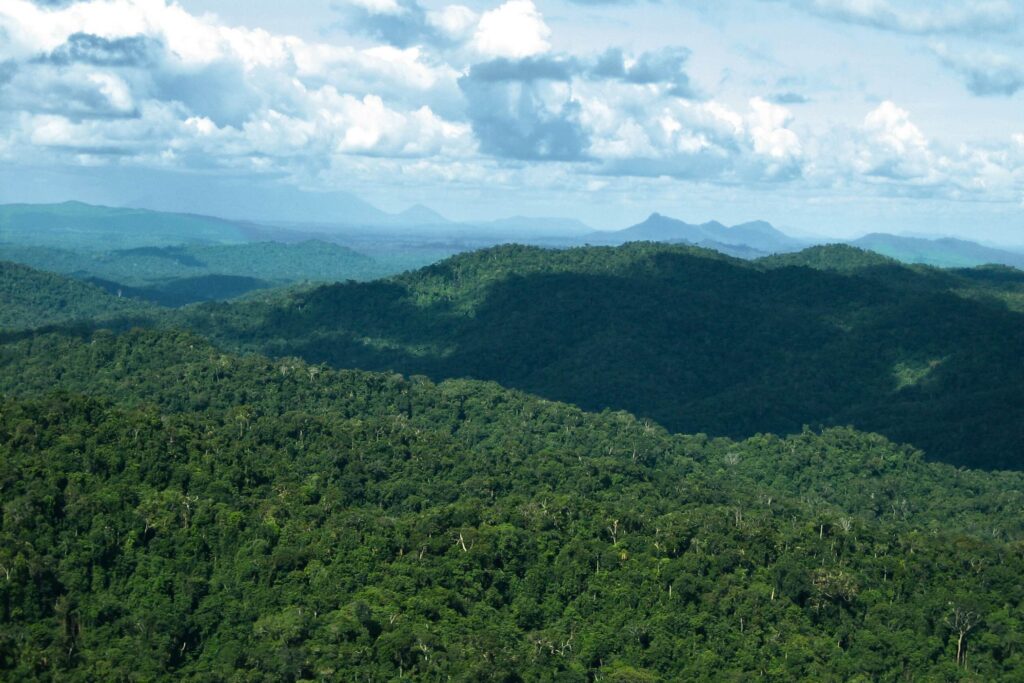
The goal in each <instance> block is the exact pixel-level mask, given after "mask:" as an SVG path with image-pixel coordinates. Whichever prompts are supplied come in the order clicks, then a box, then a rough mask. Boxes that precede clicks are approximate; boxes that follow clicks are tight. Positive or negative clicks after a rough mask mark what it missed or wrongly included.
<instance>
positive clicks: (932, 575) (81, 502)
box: [0, 331, 1024, 683]
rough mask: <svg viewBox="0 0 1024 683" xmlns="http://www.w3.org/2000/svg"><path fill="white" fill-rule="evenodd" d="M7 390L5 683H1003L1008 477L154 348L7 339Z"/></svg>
mask: <svg viewBox="0 0 1024 683" xmlns="http://www.w3.org/2000/svg"><path fill="white" fill-rule="evenodd" d="M0 388H2V389H0V390H2V392H3V393H4V394H6V398H2V399H0V401H2V402H0V499H2V500H3V515H2V516H0V572H2V573H0V617H2V618H0V678H3V679H5V680H31V679H60V680H130V679H146V680H218V679H229V678H231V679H236V678H238V679H246V680H280V681H298V680H315V679H328V680H330V679H339V678H340V679H344V680H394V679H408V680H424V681H428V680H447V679H448V678H449V677H452V678H454V679H460V680H494V681H509V682H511V681H533V680H560V681H572V682H575V681H579V682H581V683H582V682H583V681H592V680H607V681H662V680H663V681H672V680H748V679H754V678H760V679H764V680H767V681H791V680H895V679H901V680H965V681H966V680H986V681H1013V680H1016V679H1017V677H1019V672H1020V671H1021V669H1022V667H1024V655H1022V646H1021V643H1022V642H1024V623H1022V622H1021V619H1020V613H1021V607H1022V606H1024V605H1022V602H1024V588H1022V586H1021V583H1020V581H1019V577H1020V575H1021V573H1022V572H1024V556H1022V553H1021V552H1020V550H1021V543H1022V541H1024V513H1022V509H1024V499H1022V493H1021V491H1022V490H1024V480H1022V476H1024V475H1021V474H1020V473H984V472H976V471H967V470H957V469H955V468H952V467H949V466H946V465H939V464H931V463H925V462H924V461H923V460H922V459H921V457H920V455H919V454H918V453H916V452H913V451H911V450H909V449H907V448H903V447H898V446H895V445H893V444H892V443H890V442H888V441H886V440H885V439H883V438H881V437H878V436H876V435H870V434H862V433H858V432H855V431H852V430H849V429H833V430H829V431H826V432H824V433H822V434H820V435H819V434H815V433H811V432H803V433H801V434H799V435H796V436H793V437H791V438H787V439H780V438H777V437H773V436H758V437H755V438H752V439H750V440H747V441H743V442H732V441H728V440H725V439H716V440H709V439H707V438H704V437H701V436H680V435H675V436H673V435H670V434H668V433H667V432H665V431H664V430H663V429H661V428H660V427H657V426H656V425H653V424H649V423H646V422H644V421H642V420H637V419H635V418H633V417H631V416H629V415H626V414H624V413H618V412H614V413H613V412H605V413H601V414H587V413H584V412H582V411H580V410H579V409H578V408H575V407H572V406H567V405H564V404H558V403H552V402H548V401H544V400H541V399H537V398H533V397H530V396H527V395H524V394H521V393H518V392H514V391H509V390H506V389H502V388H500V387H499V386H497V385H495V384H491V383H483V382H476V381H466V380H458V381H447V382H444V383H442V384H434V383H432V382H430V381H428V380H426V379H425V378H415V377H414V378H410V379H406V378H403V377H401V376H398V375H393V374H376V373H369V372H361V371H333V370H329V369H326V368H323V367H320V366H313V365H307V364H305V363H303V362H301V361H299V360H295V359H287V358H282V359H276V360H271V359H266V358H262V357H259V356H249V357H244V358H240V357H237V356H233V355H230V354H224V353H222V352H220V351H217V350H216V349H214V348H212V347H210V346H208V345H207V344H206V343H205V342H204V341H203V340H201V339H199V338H196V337H193V336H189V335H186V334H176V333H160V332H154V331H137V332H133V333H129V334H126V335H123V336H114V335H112V334H110V333H99V334H96V335H93V336H85V337H82V338H76V337H70V336H61V335H58V334H49V335H39V336H36V337H33V338H28V339H24V340H22V341H20V342H17V343H8V344H6V345H0ZM83 394H87V395H83Z"/></svg>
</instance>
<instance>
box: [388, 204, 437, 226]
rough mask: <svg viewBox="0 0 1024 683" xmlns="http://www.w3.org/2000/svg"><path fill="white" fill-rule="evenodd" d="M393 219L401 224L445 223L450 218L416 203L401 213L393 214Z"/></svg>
mask: <svg viewBox="0 0 1024 683" xmlns="http://www.w3.org/2000/svg"><path fill="white" fill-rule="evenodd" d="M393 216H394V221H395V222H396V223H398V224H401V225H447V224H449V223H451V221H450V220H448V219H447V218H445V217H444V216H442V215H441V214H439V213H438V212H437V211H434V210H433V209H431V208H430V207H428V206H423V205H422V204H416V205H415V206H410V207H409V208H408V209H406V210H405V211H402V212H401V213H397V214H393Z"/></svg>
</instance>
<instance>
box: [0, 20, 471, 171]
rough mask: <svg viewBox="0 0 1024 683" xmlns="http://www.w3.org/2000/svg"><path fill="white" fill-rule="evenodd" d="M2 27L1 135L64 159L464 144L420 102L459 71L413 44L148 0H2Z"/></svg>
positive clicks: (257, 156) (448, 87) (412, 152)
mask: <svg viewBox="0 0 1024 683" xmlns="http://www.w3.org/2000/svg"><path fill="white" fill-rule="evenodd" d="M0 29H2V30H4V31H5V32H6V33H7V34H10V35H17V36H18V40H17V41H14V42H13V43H12V44H9V45H8V46H7V49H8V50H9V51H10V53H11V55H12V57H11V58H10V59H8V60H7V61H5V62H2V64H4V65H10V66H5V67H4V69H3V74H4V77H3V78H0V113H2V112H3V111H6V112H8V113H7V114H6V116H5V121H4V122H5V123H7V124H8V125H9V126H10V127H11V128H12V129H13V130H15V135H14V142H13V143H12V144H14V145H17V144H18V143H19V141H20V142H21V144H24V145H28V146H32V147H35V148H37V149H40V150H45V151H48V152H49V153H52V154H61V153H66V154H71V155H73V156H72V157H71V158H72V160H82V159H84V158H90V159H95V158H97V157H98V156H104V155H105V156H106V157H111V158H113V157H116V156H123V157H125V158H126V159H130V160H132V161H133V162H139V161H144V162H146V163H159V164H174V163H177V164H186V165H206V164H211V163H213V164H221V165H225V166H251V167H253V168H255V169H260V168H271V169H272V168H273V167H274V166H275V165H276V164H285V163H288V164H292V163H294V160H295V159H296V158H300V157H303V158H305V159H306V160H307V161H308V163H310V164H312V165H314V166H315V165H318V164H319V165H322V164H323V163H325V159H328V158H330V156H331V155H337V154H348V155H366V156H394V157H411V156H428V155H436V154H447V153H449V151H451V150H459V153H465V151H466V150H467V149H472V147H473V145H472V141H471V134H470V131H469V127H468V125H466V124H464V123H458V122H453V121H448V120H445V119H444V118H443V117H442V116H441V115H439V114H438V113H437V112H435V111H434V110H433V109H431V107H430V106H429V105H427V104H424V100H430V99H431V97H432V96H436V97H437V98H438V99H442V100H443V99H450V98H451V96H452V94H453V93H457V88H456V85H455V77H456V74H457V72H456V71H455V69H453V68H451V67H447V66H445V65H441V66H438V65H431V64H428V63H426V62H425V61H423V60H422V56H423V55H422V54H421V53H420V51H418V50H417V49H415V48H412V49H407V50H402V49H397V48H394V47H387V46H379V47H374V48H368V49H364V50H357V49H354V48H351V47H337V46H332V45H327V44H310V43H306V42H304V41H302V40H299V39H297V38H292V37H286V36H275V35H273V34H270V33H268V32H266V31H261V30H250V29H241V28H234V27H227V26H223V25H220V24H218V23H215V20H214V19H212V18H205V17H204V18H197V17H194V16H192V15H189V14H188V13H187V12H185V11H184V10H183V9H182V8H181V7H180V6H178V5H174V4H166V3H164V2H162V1H160V0H147V1H145V2H141V1H137V2H133V1H131V0H108V1H105V2H103V1H93V2H83V3H78V4H74V5H71V6H68V7H65V8H62V9H57V10H45V11H44V10H42V9H40V8H39V7H37V6H35V5H33V4H30V3H27V2H22V1H20V0H11V2H9V3H7V4H5V5H4V6H3V7H0ZM426 93H431V94H426ZM389 100H390V101H389ZM19 130H20V133H18V132H17V131H19ZM275 160H276V161H275Z"/></svg>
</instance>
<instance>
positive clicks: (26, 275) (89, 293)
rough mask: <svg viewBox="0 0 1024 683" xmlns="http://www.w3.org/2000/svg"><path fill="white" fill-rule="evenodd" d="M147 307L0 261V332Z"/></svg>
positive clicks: (126, 312) (118, 313)
mask: <svg viewBox="0 0 1024 683" xmlns="http://www.w3.org/2000/svg"><path fill="white" fill-rule="evenodd" d="M146 310H148V309H147V307H146V306H145V305H143V304H141V303H138V302H135V301H131V300H129V299H123V298H118V297H117V296H113V295H110V294H108V293H107V292H104V291H103V290H102V289H101V288H99V287H96V286H95V285H91V284H88V283H84V282H78V281H76V280H72V279H70V278H66V277H62V276H60V275H54V274H52V273H44V272H41V271H38V270H33V269H31V268H26V267H25V266H21V265H18V264H16V263H8V262H6V261H0V330H7V331H10V330H23V329H30V328H34V327H41V326H44V325H56V324H61V323H69V322H73V321H81V320H93V319H97V318H98V319H103V318H107V317H110V316H115V315H129V314H141V313H143V312H145V311H146Z"/></svg>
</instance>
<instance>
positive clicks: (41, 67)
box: [0, 0, 1024, 201]
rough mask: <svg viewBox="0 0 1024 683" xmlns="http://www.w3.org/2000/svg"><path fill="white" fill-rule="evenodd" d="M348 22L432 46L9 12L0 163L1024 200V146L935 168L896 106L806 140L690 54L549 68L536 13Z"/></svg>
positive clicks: (866, 6) (884, 1) (946, 156)
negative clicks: (412, 28)
mask: <svg viewBox="0 0 1024 683" xmlns="http://www.w3.org/2000/svg"><path fill="white" fill-rule="evenodd" d="M495 2H500V0H495ZM359 4H360V6H361V7H363V8H364V9H368V10H370V11H373V12H375V13H377V14H381V13H385V14H387V13H389V12H392V13H394V12H397V13H399V14H401V16H403V17H413V18H414V19H415V20H416V21H419V22H421V25H422V26H426V27H427V28H428V29H429V30H428V31H427V32H426V33H415V32H414V34H413V35H415V36H422V35H426V36H428V37H429V38H431V40H425V41H424V42H423V44H420V43H416V42H410V43H407V44H406V45H408V46H407V47H404V48H403V47H397V46H395V45H391V44H388V45H379V44H370V45H365V46H364V45H360V46H358V47H357V46H355V45H350V44H343V43H340V44H339V43H331V42H317V41H307V40H303V39H300V38H297V37H294V36H285V35H277V34H274V33H272V32H269V31H265V30H258V29H249V28H244V27H237V26H227V25H225V24H223V23H222V22H220V20H218V19H217V18H216V17H214V16H212V15H202V16H195V15H192V14H189V13H188V12H187V11H186V10H184V9H183V8H182V7H181V6H180V5H178V4H174V3H168V2H166V1H165V0H88V1H84V2H79V3H76V4H72V5H68V6H64V7H62V8H57V9H48V10H47V9H42V8H40V7H39V6H37V5H35V4H32V3H29V2H25V1H24V0H0V31H3V33H4V34H5V35H6V36H7V37H8V38H9V40H6V41H5V40H0V155H2V156H3V157H4V159H5V161H6V160H13V161H14V163H15V164H16V163H18V160H19V159H20V160H31V161H32V163H33V164H36V163H38V164H45V163H54V164H57V163H71V164H118V163H121V164H134V165H148V166H154V167H161V168H190V169H193V168H195V169H200V170H209V169H217V168H229V169H242V170H244V171H245V172H253V173H264V172H267V173H270V172H272V173H274V174H276V175H285V176H287V177H289V178H291V179H292V180H294V181H296V182H298V181H299V180H301V181H302V182H305V183H309V184H316V183H346V184H348V183H355V182H365V183H371V182H380V183H388V182H392V181H394V182H406V183H409V184H414V183H415V182H416V181H418V180H423V181H424V182H432V183H451V184H458V185H460V186H472V185H473V184H476V186H477V187H492V186H493V187H498V186H501V187H506V185H505V184H506V183H507V187H514V186H515V185H516V183H526V184H530V183H534V184H536V185H537V186H544V187H546V188H554V187H562V188H565V191H566V192H570V191H572V192H576V191H579V192H585V191H586V188H587V187H593V188H597V187H601V188H607V186H608V184H609V183H611V184H612V185H613V186H614V187H620V188H621V187H624V186H628V185H629V184H631V183H641V182H646V181H642V180H640V179H642V178H650V179H651V180H650V182H652V183H654V182H658V183H673V182H676V181H677V180H678V179H683V180H692V181H697V182H702V183H715V184H720V185H735V186H740V187H749V186H756V185H759V184H762V183H767V182H791V183H792V184H797V183H799V185H798V187H800V188H803V190H804V191H809V192H813V191H827V189H828V188H832V187H836V186H843V187H853V188H857V189H858V190H859V191H864V192H875V193H878V194H887V193H891V194H913V193H918V194H928V195H935V196H943V197H968V196H969V197H971V198H973V199H984V200H992V201H1006V200H1007V198H1013V201H1019V198H1020V196H1021V195H1022V194H1024V133H1018V134H1016V135H1013V136H1012V137H1010V138H1008V139H1007V138H1006V137H1005V136H1006V133H1003V135H1004V137H1003V139H1002V140H1001V141H999V142H992V143H977V142H976V143H970V144H964V145H961V146H960V147H958V148H956V149H947V148H945V147H943V146H942V144H941V142H940V141H936V140H932V139H930V138H929V137H928V136H926V135H925V133H924V132H923V131H922V130H921V128H919V127H918V126H917V125H916V124H915V123H914V121H913V120H912V117H911V114H910V112H908V111H907V110H906V109H904V108H901V107H900V106H898V105H897V104H895V103H893V102H890V101H886V102H883V103H882V104H880V105H878V106H877V107H875V108H874V109H873V110H871V111H869V112H866V116H864V118H863V120H862V122H861V123H860V125H854V126H852V127H851V128H849V129H846V128H842V127H841V126H840V124H837V123H834V122H831V121H828V120H826V119H821V118H819V119H818V120H816V121H813V120H812V121H808V120H807V117H813V116H814V115H815V112H814V110H813V107H810V106H808V107H801V108H800V109H799V110H798V111H799V113H800V117H801V120H799V121H798V120H796V119H795V118H794V116H793V114H792V111H791V110H789V109H787V108H786V107H784V106H780V105H779V104H778V103H772V102H770V101H768V100H767V99H765V98H760V97H753V98H749V96H748V94H743V93H739V95H740V97H736V95H737V93H735V92H731V93H727V95H724V96H723V95H722V94H721V93H716V92H714V91H711V92H708V93H707V98H706V99H701V97H700V96H698V95H697V94H695V93H700V92H706V90H705V87H704V86H705V84H703V83H701V84H696V85H694V87H690V86H691V83H690V80H689V77H690V74H689V61H688V58H689V56H690V52H689V50H687V49H686V48H685V47H682V46H669V47H668V48H664V49H661V48H659V49H656V50H652V51H650V53H649V54H648V53H643V54H641V55H639V56H637V55H626V54H624V53H623V52H622V51H619V50H610V51H609V52H607V53H605V54H604V55H603V56H602V55H593V54H564V53H563V54H550V50H551V45H550V42H549V41H550V39H551V30H550V28H549V27H548V26H547V24H546V23H545V21H544V18H543V16H542V15H541V13H540V11H539V10H538V8H537V7H536V6H535V5H534V4H533V2H531V1H530V0H509V1H508V2H505V3H504V4H500V5H497V6H494V7H493V8H492V9H491V10H489V11H483V12H482V13H481V14H477V13H476V12H474V11H473V10H471V9H469V8H468V7H465V6H462V5H448V6H444V7H440V8H439V9H434V10H426V9H424V8H422V7H420V6H419V5H417V4H415V3H410V2H409V1H407V0H370V1H369V2H360V3H359ZM997 4H998V3H997ZM803 5H804V6H806V7H809V8H811V9H813V10H814V11H815V12H819V13H824V12H826V11H827V12H832V13H838V14H835V16H837V17H840V18H841V17H846V18H847V19H845V20H853V18H856V17H860V18H859V19H857V20H858V21H861V23H871V22H882V23H885V24H886V26H891V27H895V28H897V29H899V30H907V31H910V30H913V31H917V32H928V31H938V30H940V29H942V27H953V26H967V25H973V24H971V22H972V21H973V22H977V21H980V19H978V17H984V16H988V15H986V14H985V13H984V11H983V10H984V8H983V7H982V6H981V5H980V4H978V3H973V4H971V5H970V7H971V8H973V9H972V11H973V10H978V12H980V14H979V13H975V14H971V15H970V17H973V18H970V17H968V16H967V15H966V14H964V15H963V16H960V15H958V14H956V13H955V12H953V9H955V8H953V5H952V4H948V5H942V6H941V7H945V8H946V9H943V10H942V12H939V11H938V10H937V9H935V8H936V7H939V6H938V5H936V6H927V7H926V6H923V5H919V6H917V9H915V8H914V6H911V5H899V3H895V2H891V1H889V0H844V1H842V2H839V1H836V2H832V1H831V0H820V1H817V2H810V3H803ZM897 5H899V6H897ZM965 7H967V6H965ZM993 7H995V9H993V10H992V12H995V14H992V16H997V15H998V11H997V10H999V8H998V7H996V6H995V5H993ZM894 8H895V9H894ZM950 8H952V9H950ZM896 9H899V10H900V12H899V13H898V14H892V12H894V11H895V10H896ZM904 10H906V11H904ZM947 10H948V11H947ZM965 11H966V10H965ZM999 11H1001V10H999ZM886 17H889V18H888V19H886ZM958 17H959V18H958ZM869 20H870V21H869ZM950 30H952V29H950ZM439 36H440V38H439ZM947 54H948V53H947ZM950 59H952V57H950ZM489 60H497V61H489ZM599 67H600V68H599ZM990 71H991V70H990ZM997 71H998V70H997ZM474 73H475V74H476V80H474V78H473V74H474ZM986 73H989V72H986ZM965 75H966V73H965ZM992 82H993V83H997V84H998V83H1000V82H1002V81H998V80H995V81H992ZM698 86H700V87H698ZM510 160H511V161H510ZM360 174H361V175H360ZM356 176H358V177H359V180H358V181H357V180H356V179H355V178H356ZM615 176H618V178H617V179H616V180H614V181H611V180H609V178H612V177H615ZM629 178H632V179H633V180H630V179H629ZM654 179H658V180H654ZM791 186H793V185H789V186H787V187H791ZM823 188H824V189H823Z"/></svg>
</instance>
